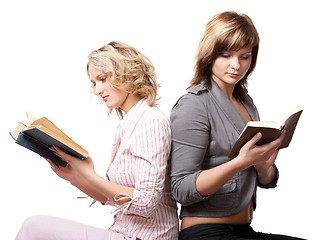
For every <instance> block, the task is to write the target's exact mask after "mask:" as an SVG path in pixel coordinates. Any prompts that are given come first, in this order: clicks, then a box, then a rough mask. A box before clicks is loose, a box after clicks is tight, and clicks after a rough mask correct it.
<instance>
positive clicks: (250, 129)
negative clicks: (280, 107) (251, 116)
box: [228, 110, 302, 158]
mask: <svg viewBox="0 0 318 240" xmlns="http://www.w3.org/2000/svg"><path fill="white" fill-rule="evenodd" d="M301 113H302V110H300V111H298V112H294V113H292V114H290V115H288V116H286V117H285V118H284V119H283V121H282V122H281V123H277V122H273V121H250V122H248V123H247V124H246V126H245V128H244V129H243V131H242V133H241V135H240V136H239V137H238V139H237V141H236V142H235V144H234V146H233V148H232V150H231V152H230V154H229V155H228V157H230V158H235V157H236V156H237V155H238V154H239V151H240V149H241V147H243V145H244V144H245V143H246V142H248V141H249V140H251V139H252V138H253V136H254V135H255V134H256V133H258V132H260V133H262V138H261V139H260V140H259V141H258V142H257V145H262V144H265V143H269V142H271V141H273V140H275V139H277V138H278V137H279V136H280V134H281V133H282V131H283V130H284V129H286V135H285V137H284V140H283V142H282V143H281V145H280V146H279V148H278V149H281V148H286V147H288V146H289V143H290V141H291V139H292V137H293V135H294V131H295V128H296V126H297V123H298V120H299V118H300V115H301Z"/></svg>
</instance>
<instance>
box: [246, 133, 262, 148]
mask: <svg viewBox="0 0 318 240" xmlns="http://www.w3.org/2000/svg"><path fill="white" fill-rule="evenodd" d="M261 138H262V134H261V133H260V132H258V133H256V134H255V135H254V136H253V138H252V139H251V140H250V141H248V142H247V144H249V145H250V146H253V145H255V144H256V143H257V142H258V141H259V140H261Z"/></svg>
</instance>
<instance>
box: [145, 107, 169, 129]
mask: <svg viewBox="0 0 318 240" xmlns="http://www.w3.org/2000/svg"><path fill="white" fill-rule="evenodd" d="M140 123H142V124H156V125H159V126H163V127H170V122H169V119H168V117H167V116H166V115H165V114H164V113H163V112H162V111H161V110H160V109H159V108H158V107H157V106H152V107H150V106H149V107H148V108H147V110H146V111H145V113H144V114H143V116H142V117H141V118H140Z"/></svg>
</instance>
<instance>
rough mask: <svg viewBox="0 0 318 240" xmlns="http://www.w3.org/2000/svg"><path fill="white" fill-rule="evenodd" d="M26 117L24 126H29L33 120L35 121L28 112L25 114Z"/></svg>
mask: <svg viewBox="0 0 318 240" xmlns="http://www.w3.org/2000/svg"><path fill="white" fill-rule="evenodd" d="M25 114H26V117H27V123H26V125H27V126H30V125H31V124H32V123H33V122H34V121H35V120H36V117H34V116H33V115H32V114H31V113H29V112H26V113H25Z"/></svg>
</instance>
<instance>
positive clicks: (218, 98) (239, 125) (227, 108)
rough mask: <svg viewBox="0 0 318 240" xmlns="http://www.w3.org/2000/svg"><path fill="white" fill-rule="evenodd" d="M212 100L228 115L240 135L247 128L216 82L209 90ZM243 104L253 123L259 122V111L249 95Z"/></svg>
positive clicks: (244, 97) (243, 100)
mask: <svg viewBox="0 0 318 240" xmlns="http://www.w3.org/2000/svg"><path fill="white" fill-rule="evenodd" d="M209 93H210V96H211V98H212V100H213V101H214V102H215V103H216V104H217V105H218V106H219V108H220V109H221V110H222V112H223V113H224V114H225V115H226V117H227V118H228V119H229V121H230V122H231V123H232V125H233V127H234V128H235V130H236V131H237V132H238V133H239V134H240V133H241V132H242V130H243V129H244V127H245V125H246V124H245V122H244V120H243V118H242V117H241V115H240V114H239V112H238V111H237V110H236V108H235V107H234V105H233V104H232V103H231V101H230V100H229V99H228V98H227V97H226V96H225V94H224V93H223V92H222V90H221V89H220V88H219V86H218V85H217V83H216V82H214V81H213V82H212V87H211V89H210V90H209ZM241 102H242V104H243V105H244V107H245V108H246V110H247V111H248V113H249V115H250V117H251V119H252V120H253V121H255V120H259V116H258V113H257V109H256V107H255V105H254V103H253V100H252V99H251V97H250V96H249V95H248V94H245V95H244V96H243V99H241Z"/></svg>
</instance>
